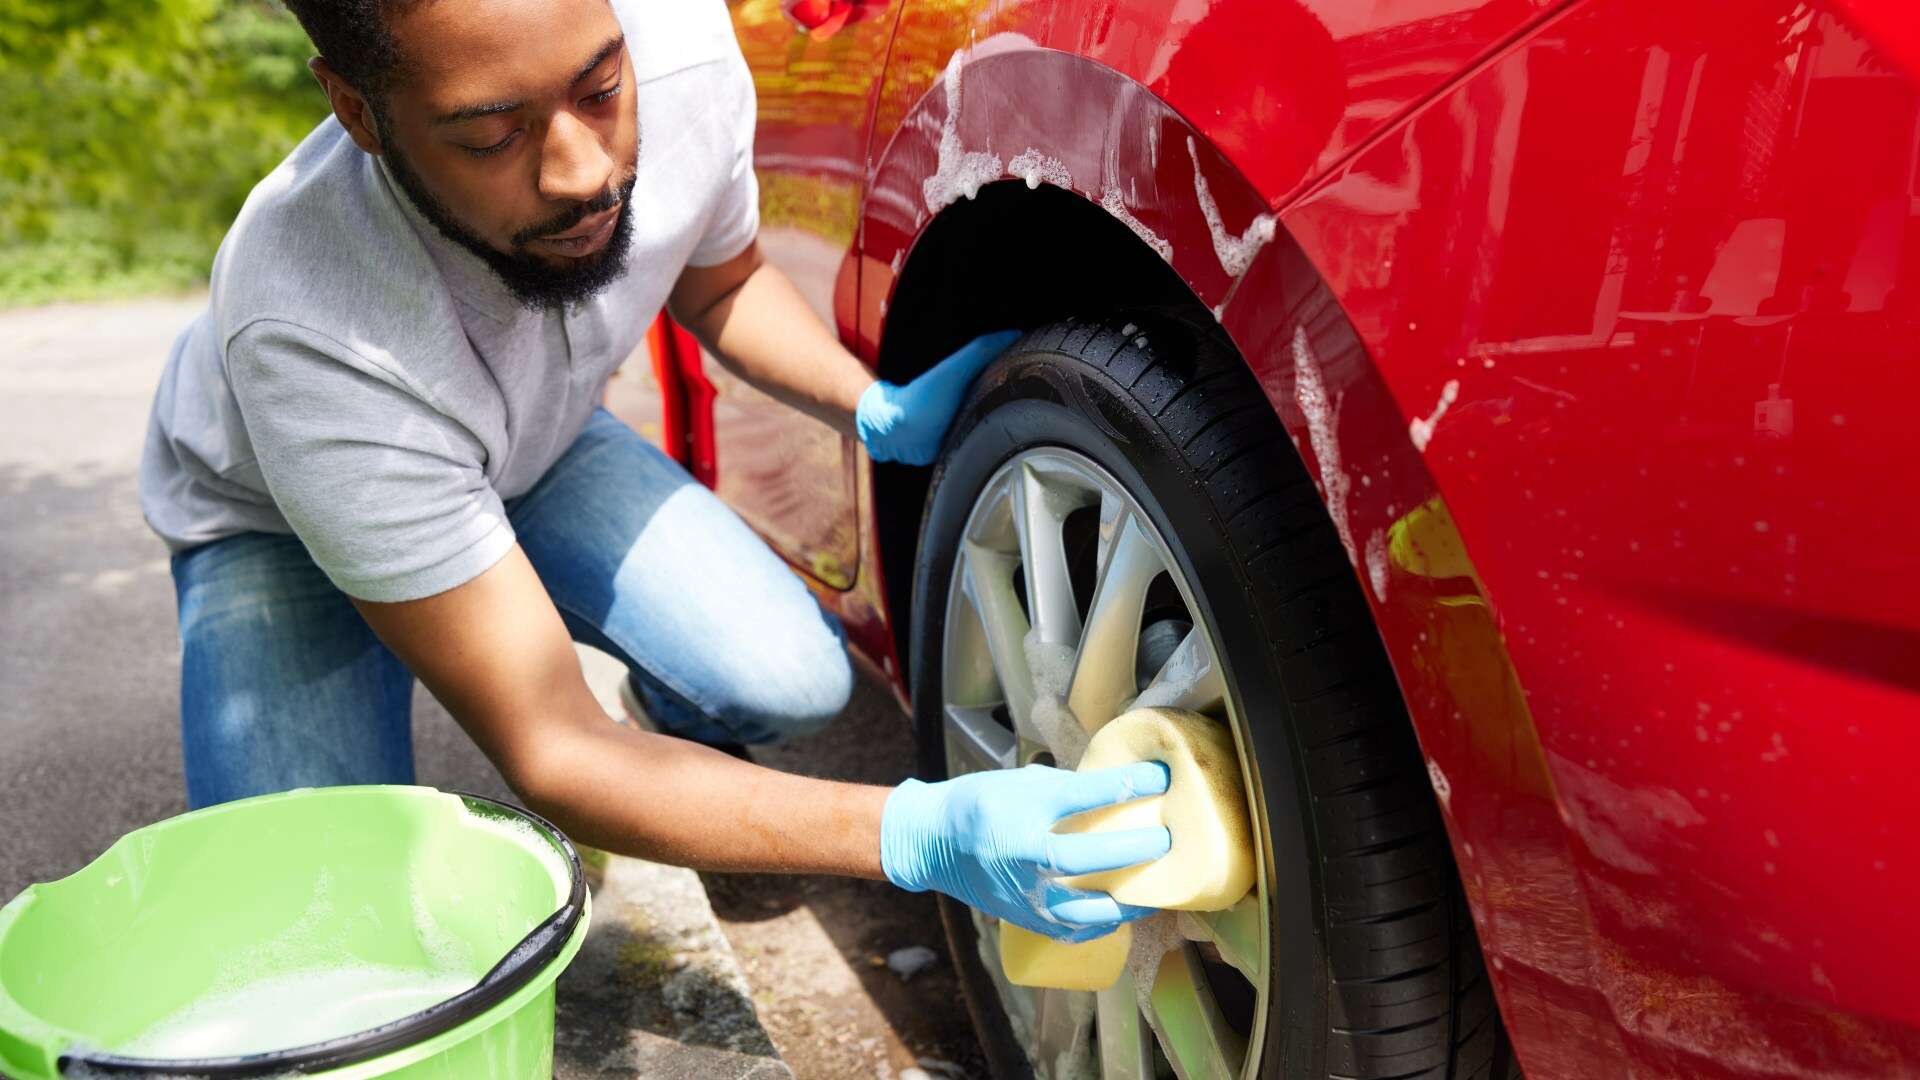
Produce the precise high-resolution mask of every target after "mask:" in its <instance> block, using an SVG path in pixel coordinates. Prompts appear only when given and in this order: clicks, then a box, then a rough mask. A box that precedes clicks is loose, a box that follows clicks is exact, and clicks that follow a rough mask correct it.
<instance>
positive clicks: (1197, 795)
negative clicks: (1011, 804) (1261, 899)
mask: <svg viewBox="0 0 1920 1080" xmlns="http://www.w3.org/2000/svg"><path fill="white" fill-rule="evenodd" d="M1136 761H1162V762H1165V763H1166V765H1167V769H1168V771H1169V772H1170V773H1171V775H1172V781H1171V783H1170V784H1169V785H1168V787H1167V793H1166V794H1165V795H1156V796H1154V797H1152V798H1148V799H1135V800H1133V801H1132V802H1127V803H1121V804H1120V805H1118V806H1110V807H1105V808H1102V809H1099V810H1090V811H1088V812H1086V813H1084V814H1077V815H1075V816H1073V817H1070V818H1068V819H1066V820H1065V821H1062V822H1060V824H1058V825H1056V826H1054V831H1056V832H1112V831H1115V830H1119V829H1139V828H1146V827H1149V826H1153V825H1165V826H1166V827H1167V830H1168V831H1169V832H1170V833H1172V834H1173V850H1171V851H1169V852H1168V853H1167V854H1165V855H1163V856H1161V857H1160V858H1158V859H1155V860H1154V861H1153V862H1150V863H1143V864H1141V865H1139V866H1130V867H1127V868H1126V869H1123V870H1107V871H1103V872H1101V873H1098V874H1082V875H1080V876H1079V877H1070V878H1063V879H1061V883H1062V884H1064V885H1069V886H1072V887H1074V888H1080V889H1098V890H1102V891H1104V892H1108V893H1111V894H1113V898H1114V899H1115V900H1118V901H1120V902H1121V903H1123V904H1136V905H1139V906H1141V907H1156V908H1172V909H1175V910H1181V911H1221V910H1224V909H1226V908H1230V907H1232V906H1233V905H1234V904H1235V903H1236V902H1238V901H1239V899H1240V898H1241V897H1243V896H1245V895H1246V894H1247V890H1249V889H1251V888H1253V880H1254V864H1253V858H1254V854H1253V827H1252V825H1251V824H1250V823H1249V822H1248V820H1247V798H1246V792H1245V789H1244V788H1243V787H1242V786H1241V782H1240V758H1239V755H1238V754H1236V753H1235V751H1234V746H1233V735H1232V734H1231V733H1229V732H1228V731H1227V729H1226V727H1225V726H1224V725H1222V724H1220V723H1219V722H1218V721H1215V720H1210V719H1208V718H1207V717H1204V716H1201V715H1200V714H1199V713H1194V712H1188V711H1186V710H1184V709H1135V710H1133V711H1132V712H1129V713H1126V714H1124V715H1122V716H1120V717H1118V718H1116V719H1114V720H1113V721H1112V722H1111V723H1109V724H1107V725H1106V726H1105V727H1103V728H1101V729H1100V730H1099V731H1096V732H1094V734H1093V739H1092V741H1091V742H1089V743H1088V744H1087V752H1086V755H1085V756H1084V757H1082V758H1081V759H1080V769H1081V770H1082V771H1086V770H1090V769H1106V768H1112V767H1114V766H1117V765H1130V764H1132V763H1133V762H1136Z"/></svg>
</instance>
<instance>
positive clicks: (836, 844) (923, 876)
mask: <svg viewBox="0 0 1920 1080" xmlns="http://www.w3.org/2000/svg"><path fill="white" fill-rule="evenodd" d="M354 603H355V606H357V607H358V608H359V609H360V613H361V614H362V615H363V616H365V618H366V620H367V622H368V624H369V625H371V626H372V627H373V629H374V632H375V633H377V634H379V635H380V639H381V640H382V641H384V642H386V644H387V646H388V647H389V648H391V649H392V650H393V651H394V652H395V653H396V654H398V655H399V657H400V659H401V660H403V661H405V662H406V664H407V666H408V667H409V668H411V669H412V670H413V673H414V674H415V675H417V676H419V677H420V679H421V681H423V682H425V683H426V684H427V688H428V689H430V690H432V691H433V693H434V696H435V697H437V698H439V699H440V702H441V704H443V705H445V706H446V707H447V710H448V711H449V712H451V713H452V714H453V716H454V718H455V719H456V720H458V721H459V722H460V725H461V726H462V727H464V728H465V729H466V730H467V733H468V734H469V735H471V736H472V737H473V740H474V742H476V743H478V744H479V745H480V749H481V750H483V751H485V753H486V755H487V757H488V758H489V759H491V760H492V761H493V763H494V765H495V766H496V767H497V768H499V770H500V772H501V775H503V776H505V777H506V779H507V783H508V784H510V785H511V786H512V787H513V789H514V790H515V791H516V792H518V793H519V794H520V797H521V798H522V799H524V800H525V801H526V803H527V805H528V806H530V807H532V808H533V809H534V810H536V811H538V812H539V813H541V814H543V815H545V816H546V817H547V818H549V819H550V820H552V821H553V822H554V824H556V825H558V826H560V828H561V829H563V830H564V831H566V833H567V834H568V835H570V836H572V837H574V838H576V839H578V840H581V841H583V842H585V843H588V844H592V845H594V846H595V847H599V848H603V849H606V850H608V851H615V852H619V853H622V854H627V855H639V856H643V857H646V858H650V859H656V860H659V861H662V862H669V863H676V864H678V865H681V866H692V867H698V868H701V869H708V870H761V871H786V872H794V873H827V874H843V875H847V876H852V877H868V878H880V877H885V878H886V879H887V880H889V881H891V882H893V883H894V884H895V885H898V886H900V887H901V888H905V889H910V890H914V891H919V890H922V889H938V890H940V891H941V892H944V893H946V894H948V895H949V896H955V897H958V898H960V899H961V900H964V901H965V902H967V903H969V904H972V905H974V906H975V907H979V908H981V909H982V910H985V911H987V912H988V913H989V914H992V915H995V916H997V917H999V918H1002V919H1009V920H1012V921H1013V922H1015V923H1016V924H1018V925H1020V926H1023V927H1025V928H1027V929H1029V930H1033V931H1036V932H1038V933H1044V934H1050V935H1053V936H1055V937H1061V938H1066V939H1068V940H1085V939H1087V938H1090V937H1095V936H1098V935H1100V934H1104V933H1107V932H1109V931H1111V930H1112V929H1113V927H1114V925H1115V924H1117V923H1119V922H1121V921H1124V920H1126V919H1131V918H1137V917H1139V916H1140V915H1142V914H1145V913H1146V912H1147V909H1144V908H1128V907H1126V906H1125V905H1122V904H1119V903H1117V902H1116V901H1115V900H1114V899H1113V898H1112V897H1111V896H1108V895H1107V894H1106V893H1100V892H1086V891H1082V890H1079V889H1073V888H1068V887H1067V886H1064V885H1061V884H1060V883H1059V882H1058V881H1056V880H1055V878H1056V877H1057V876H1060V875H1069V876H1070V875H1074V874H1086V873H1097V872H1099V871H1102V870H1112V869H1117V868H1119V867H1123V866H1131V865H1134V864H1135V863H1139V862H1143V861H1146V860H1148V859H1154V858H1158V857H1159V856H1161V855H1163V854H1165V853H1166V852H1167V850H1168V848H1169V846H1170V845H1171V843H1172V837H1171V835H1170V834H1169V833H1168V832H1167V830H1166V829H1164V828H1159V827H1153V828H1146V829H1129V830H1123V831H1119V832H1107V833H1073V834H1057V833H1055V832H1053V826H1054V825H1055V824H1057V823H1058V822H1059V821H1061V820H1062V819H1064V818H1067V817H1070V816H1072V815H1074V814H1078V813H1083V812H1085V811H1087V810H1092V809H1096V808H1098V807H1102V806H1110V805H1112V804H1114V803H1116V802H1124V801H1126V800H1128V799H1132V798H1137V797H1140V796H1143V795H1157V794H1160V793H1162V792H1165V791H1166V790H1167V785H1168V782H1169V781H1168V774H1167V770H1166V769H1165V767H1164V766H1161V765H1159V764H1157V763H1153V762H1142V763H1140V764H1138V765H1132V766H1126V767H1124V768H1118V769H1104V770H1099V771H1096V772H1089V773H1071V772H1065V771H1063V770H1060V769H1053V768H1048V767H1046V766H1042V765H1030V766H1028V767H1027V768H1025V769H1020V770H1017V771H1016V770H1000V771H993V772H983V773H970V774H966V775H963V776H960V777H956V778H955V779H952V780H947V781H943V782H941V783H936V784H927V783H921V782H920V781H917V780H909V781H907V782H905V783H904V784H902V785H900V786H899V787H897V788H892V789H888V788H880V787H866V786H862V785H859V784H843V783H836V782H834V781H829V780H812V779H808V778H806V777H800V776H791V775H788V774H786V773H779V772H775V771H773V770H771V769H763V768H760V767H759V766H757V765H751V764H748V763H746V762H743V761H738V760H735V759H734V758H731V757H728V756H727V755H725V754H722V753H719V752H718V751H715V750H710V749H708V748H706V747H704V746H699V745H696V744H694V743H691V742H687V741H685V740H681V739H675V738H671V737H669V736H665V735H651V734H645V733H641V732H634V731H629V730H626V729H623V728H620V727H617V726H615V725H614V724H613V723H612V721H610V720H608V719H607V716H606V714H605V713H604V712H602V711H601V709H600V705H599V703H598V702H597V701H595V700H594V697H593V694H592V693H591V692H589V691H588V689H587V685H586V682H585V680H584V679H583V678H582V677H581V674H580V662H579V659H578V658H577V656H576V655H575V653H574V651H573V646H572V643H571V642H570V641H569V640H568V635H567V631H566V627H565V626H564V624H562V623H561V621H560V614H559V612H557V611H556V610H554V607H553V602H552V601H551V600H550V599H548V597H547V593H546V590H545V589H544V588H543V587H542V586H541V584H540V579H539V577H538V575H536V574H535V573H534V570H533V567H532V565H531V564H529V563H528V562H527V559H526V556H525V555H524V554H523V553H522V552H521V550H520V548H519V547H518V546H515V547H514V548H513V549H512V550H510V551H509V552H508V553H507V555H506V557H505V558H503V559H501V560H500V561H499V562H498V563H495V564H494V566H493V567H492V568H491V569H489V570H487V571H486V572H485V573H482V574H481V575H480V576H479V577H477V578H475V579H473V580H472V581H469V582H467V583H466V584H464V585H460V586H458V587H456V588H453V589H449V590H448V591H446V592H444V593H441V594H439V595H437V596H430V597H427V598H425V599H421V600H405V601H400V602H398V603H372V602H367V601H360V600H356V601H354Z"/></svg>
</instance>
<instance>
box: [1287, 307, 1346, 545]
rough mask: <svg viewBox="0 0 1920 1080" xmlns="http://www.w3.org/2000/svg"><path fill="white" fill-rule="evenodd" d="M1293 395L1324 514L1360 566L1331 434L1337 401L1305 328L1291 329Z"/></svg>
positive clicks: (1335, 442) (1343, 475)
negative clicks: (1310, 448) (1303, 425)
mask: <svg viewBox="0 0 1920 1080" xmlns="http://www.w3.org/2000/svg"><path fill="white" fill-rule="evenodd" d="M1293 374H1294V380H1293V396H1294V400H1295V401H1297V402H1299V404H1300V411H1301V413H1303V414H1304V415H1305V416H1306V418H1307V439H1308V441H1309V442H1310V443H1311V444H1312V445H1313V458H1314V461H1316V462H1317V463H1318V464H1319V466H1320V486H1321V488H1323V489H1324V490H1325V492H1326V497H1327V515H1328V516H1329V517H1331V518H1333V527H1334V530H1335V531H1336V532H1338V533H1339V534H1340V545H1341V546H1342V547H1344V548H1346V549H1347V560H1348V561H1349V562H1351V563H1353V564H1354V565H1355V566H1358V565H1360V557H1359V552H1358V551H1357V550H1356V549H1355V548H1354V546H1353V529H1352V527H1351V526H1349V525H1348V524H1347V494H1348V491H1349V489H1350V488H1351V486H1352V485H1351V484H1350V482H1349V481H1348V479H1347V471H1346V470H1345V469H1344V468H1342V467H1341V465H1340V440H1339V437H1338V436H1337V435H1336V434H1335V432H1334V419H1335V416H1336V415H1337V414H1338V413H1339V411H1340V402H1339V401H1338V400H1336V399H1333V398H1330V397H1328V396H1327V384H1326V383H1325V382H1324V381H1323V380H1322V379H1321V378H1320V361H1319V360H1318V359H1316V358H1315V357H1314V355H1313V351H1312V349H1310V348H1309V347H1308V346H1307V331H1306V328H1305V327H1294V330H1293Z"/></svg>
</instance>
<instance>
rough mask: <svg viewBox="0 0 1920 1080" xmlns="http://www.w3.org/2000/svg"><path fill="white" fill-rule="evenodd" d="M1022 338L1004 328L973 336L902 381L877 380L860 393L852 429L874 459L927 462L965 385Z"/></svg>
mask: <svg viewBox="0 0 1920 1080" xmlns="http://www.w3.org/2000/svg"><path fill="white" fill-rule="evenodd" d="M1019 337H1020V331H1018V330H1002V331H1000V332H999V333H997V334H986V335H983V336H981V337H977V338H974V339H973V340H972V341H970V342H968V343H967V344H965V345H963V346H961V347H960V349H959V350H958V351H956V352H955V353H954V354H953V355H952V356H949V357H947V358H946V359H945V360H942V361H940V362H939V363H937V364H935V365H933V366H932V367H931V368H928V369H927V370H926V371H923V372H921V373H920V376H919V378H916V379H914V380H913V381H912V382H910V383H908V384H907V385H905V386H895V385H894V384H893V383H890V382H885V381H875V382H874V384H873V385H872V386H869V387H867V388H866V390H864V391H863V392H862V393H861V394H860V402H859V404H858V405H856V406H855V407H854V410H853V426H854V430H856V431H858V432H859V433H860V441H861V442H862V443H863V444H865V445H866V448H867V453H868V454H871V455H872V456H873V460H875V461H899V462H904V463H905V464H908V465H926V464H928V463H930V462H932V461H933V459H934V458H935V457H937V456H938V455H939V453H940V439H941V437H942V436H944V435H946V433H947V427H948V425H950V424H952V423H953V414H954V413H956V412H959V411H960V403H961V402H962V401H964V400H966V397H967V387H969V386H972V385H973V380H974V379H976V378H978V377H979V376H980V372H981V371H983V370H985V368H986V366H987V365H988V364H991V363H993V360H994V357H997V356H999V355H1000V354H1001V353H1003V352H1005V351H1006V349H1007V346H1009V345H1011V344H1013V343H1014V341H1015V340H1016V339H1018V338H1019Z"/></svg>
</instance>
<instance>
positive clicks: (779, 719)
mask: <svg viewBox="0 0 1920 1080" xmlns="http://www.w3.org/2000/svg"><path fill="white" fill-rule="evenodd" d="M829 637H831V635H829ZM730 696H731V697H732V698H733V700H732V701H730V702H728V703H727V705H726V706H725V707H723V709H722V712H723V713H724V714H726V715H724V716H723V719H724V720H725V721H726V723H727V725H728V726H729V727H730V728H732V729H733V730H734V731H736V732H737V733H738V734H739V736H740V741H742V742H746V743H769V742H780V741H782V740H785V739H791V738H796V737H798V736H801V735H811V734H813V733H815V732H817V731H819V730H821V729H822V728H824V727H826V726H827V724H829V723H831V722H832V721H833V719H834V718H835V717H837V716H839V715H840V714H841V713H842V712H844V711H845V710H846V707H847V702H848V700H849V699H851V698H852V697H853V663H852V661H851V660H849V659H848V657H847V650H846V647H845V646H844V645H841V644H840V643H839V641H838V639H831V644H830V645H826V644H823V645H821V646H819V647H815V648H807V649H796V650H795V651H794V652H793V653H791V654H789V655H787V656H785V657H782V662H781V663H779V664H776V665H769V666H767V667H765V668H762V669H760V670H758V671H753V672H742V673H741V676H740V679H739V680H738V683H737V684H736V688H735V693H734V694H732V695H730Z"/></svg>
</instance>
